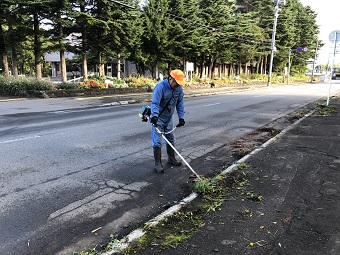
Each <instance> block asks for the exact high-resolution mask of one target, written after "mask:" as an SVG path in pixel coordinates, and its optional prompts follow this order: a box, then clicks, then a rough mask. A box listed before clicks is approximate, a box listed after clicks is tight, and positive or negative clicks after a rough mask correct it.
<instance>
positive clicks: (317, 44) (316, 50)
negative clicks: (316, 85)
mask: <svg viewBox="0 0 340 255" xmlns="http://www.w3.org/2000/svg"><path fill="white" fill-rule="evenodd" d="M318 47H319V40H317V41H316V48H315V54H314V60H313V68H312V78H311V81H310V83H313V80H314V68H315V60H316V56H317V54H318Z"/></svg>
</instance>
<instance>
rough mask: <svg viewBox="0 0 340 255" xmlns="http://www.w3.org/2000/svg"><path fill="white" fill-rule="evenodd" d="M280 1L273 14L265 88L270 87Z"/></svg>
mask: <svg viewBox="0 0 340 255" xmlns="http://www.w3.org/2000/svg"><path fill="white" fill-rule="evenodd" d="M280 2H281V0H276V6H275V13H274V25H273V34H272V44H271V48H270V50H271V54H270V64H269V72H268V83H267V87H270V83H271V78H272V69H273V59H274V51H275V35H276V25H277V17H278V16H279V11H280V9H279V3H280Z"/></svg>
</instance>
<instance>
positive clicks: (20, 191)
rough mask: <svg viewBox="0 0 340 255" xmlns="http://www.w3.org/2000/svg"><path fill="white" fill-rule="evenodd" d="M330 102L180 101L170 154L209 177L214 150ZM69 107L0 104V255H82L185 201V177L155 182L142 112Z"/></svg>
mask: <svg viewBox="0 0 340 255" xmlns="http://www.w3.org/2000/svg"><path fill="white" fill-rule="evenodd" d="M332 90H333V91H339V90H340V87H339V85H338V84H333V85H332ZM327 92H328V86H327V85H326V84H311V85H303V86H292V87H283V88H270V89H263V90H254V91H248V92H242V93H233V94H225V95H215V96H209V97H197V98H190V99H186V100H185V110H186V116H185V120H186V125H185V127H183V128H178V129H176V131H175V133H176V138H177V142H176V148H177V149H178V150H179V152H180V153H181V155H182V156H183V157H184V158H185V159H187V160H188V162H190V164H191V165H192V166H193V168H194V169H195V170H196V171H197V172H198V173H199V174H211V169H210V168H204V169H202V168H200V164H201V162H202V161H206V160H212V161H213V158H212V157H211V154H212V153H213V151H214V150H215V149H217V148H220V147H221V146H223V145H224V144H226V143H228V142H230V141H232V140H234V139H236V138H239V137H241V136H242V135H244V134H246V133H248V132H250V131H253V130H255V129H257V128H259V127H261V126H263V125H265V124H267V123H269V122H270V121H273V120H275V119H277V118H279V117H282V116H284V115H286V114H288V113H290V112H292V111H294V110H296V109H297V108H299V107H302V106H304V105H306V104H308V103H310V102H312V101H315V100H317V99H319V98H322V97H323V98H325V97H326V96H327ZM72 100H74V99H67V100H66V99H60V100H59V101H58V99H53V100H30V101H29V102H28V101H16V102H14V103H13V102H0V107H1V106H3V107H2V109H4V108H6V107H7V109H11V111H7V112H4V111H1V112H0V146H1V150H0V160H1V167H0V197H1V200H0V229H1V231H0V254H2V255H12V254H13V255H17V254H73V252H80V251H82V250H86V249H89V248H92V247H93V245H94V244H96V243H98V242H100V241H101V240H103V241H104V242H105V240H107V239H108V237H109V235H110V234H111V233H118V234H120V235H124V234H126V233H128V232H130V231H131V230H132V229H133V228H135V227H136V226H137V225H138V224H142V222H144V221H146V220H148V219H150V218H151V217H153V216H155V215H157V214H158V213H159V212H161V211H163V210H164V208H165V207H164V206H166V205H168V204H171V203H174V201H178V200H180V199H182V198H183V197H185V196H186V195H188V194H189V193H190V190H189V187H188V181H189V176H190V175H191V173H190V170H189V169H188V168H187V167H185V166H183V167H180V168H173V169H171V168H170V167H169V166H166V173H165V174H164V175H161V174H157V173H154V172H153V156H152V149H151V141H150V125H149V124H147V123H142V122H141V121H140V119H139V118H138V116H137V115H138V112H139V109H140V107H141V104H131V105H124V106H111V107H95V103H93V101H91V105H90V106H91V107H90V108H87V107H86V106H87V104H86V102H83V103H82V107H80V108H79V107H74V105H73V104H74V102H73V101H72ZM51 102H53V104H54V106H57V107H51ZM58 102H59V103H58ZM61 102H62V103H63V105H61ZM68 103H69V104H70V106H69V105H68ZM28 104H29V106H28ZM99 104H100V102H98V105H99ZM71 105H72V106H71ZM12 106H13V107H12ZM65 109H67V110H65ZM175 122H176V121H175ZM163 155H164V161H165V155H166V153H165V150H163ZM207 155H209V156H207ZM93 230H96V231H94V232H92V231H93Z"/></svg>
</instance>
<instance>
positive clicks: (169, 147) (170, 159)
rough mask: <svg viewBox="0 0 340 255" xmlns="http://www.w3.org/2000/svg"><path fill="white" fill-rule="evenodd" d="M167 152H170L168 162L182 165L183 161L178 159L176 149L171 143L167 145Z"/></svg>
mask: <svg viewBox="0 0 340 255" xmlns="http://www.w3.org/2000/svg"><path fill="white" fill-rule="evenodd" d="M166 152H167V153H168V163H169V164H171V165H174V166H181V165H182V162H180V161H177V160H176V158H175V151H174V149H173V148H172V147H171V146H170V145H169V144H167V145H166Z"/></svg>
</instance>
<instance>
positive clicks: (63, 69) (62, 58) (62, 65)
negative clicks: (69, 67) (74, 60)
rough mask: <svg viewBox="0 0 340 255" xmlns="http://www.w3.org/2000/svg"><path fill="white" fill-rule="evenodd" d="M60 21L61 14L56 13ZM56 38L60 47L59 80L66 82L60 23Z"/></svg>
mask: <svg viewBox="0 0 340 255" xmlns="http://www.w3.org/2000/svg"><path fill="white" fill-rule="evenodd" d="M60 19H61V14H60V12H58V20H60ZM58 37H59V46H60V51H59V54H60V69H61V79H62V81H63V82H67V71H66V59H65V50H64V41H63V38H64V32H63V26H62V24H61V23H60V22H58Z"/></svg>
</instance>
